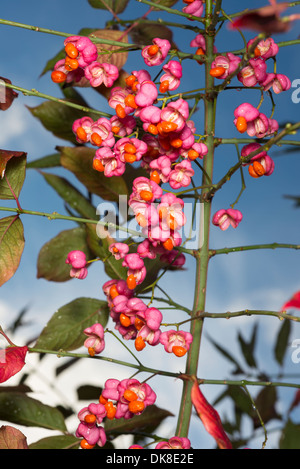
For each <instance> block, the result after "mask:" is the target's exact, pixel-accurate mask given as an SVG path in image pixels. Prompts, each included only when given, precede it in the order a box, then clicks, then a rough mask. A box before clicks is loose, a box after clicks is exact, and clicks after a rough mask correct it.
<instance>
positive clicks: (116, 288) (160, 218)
mask: <svg viewBox="0 0 300 469" xmlns="http://www.w3.org/2000/svg"><path fill="white" fill-rule="evenodd" d="M185 3H187V6H186V7H185V8H184V9H183V11H184V12H185V13H188V14H191V15H194V16H198V17H199V16H201V15H202V12H203V4H202V1H200V0H191V1H190V0H187V1H185ZM253 41H254V40H252V41H249V43H248V48H249V47H251V45H252V44H253ZM190 46H191V47H197V51H196V55H199V56H200V55H205V38H204V36H202V35H201V34H198V35H197V36H196V37H195V38H194V39H193V40H192V41H191V43H190ZM170 49H171V44H170V42H169V41H168V40H165V39H160V38H154V39H153V41H152V45H149V46H146V47H145V48H143V50H142V57H143V59H144V62H145V64H146V65H147V66H148V67H153V66H160V65H162V64H163V62H164V61H165V59H166V58H167V56H168V53H169V51H170ZM65 50H66V59H65V60H62V61H59V62H58V63H57V64H56V65H55V70H54V72H53V74H52V79H53V80H54V81H55V82H64V81H67V82H69V81H79V80H80V79H81V78H82V77H83V76H84V77H85V78H86V79H88V80H89V81H90V84H91V86H100V85H101V84H104V85H105V86H107V87H108V88H111V87H112V86H113V83H114V81H115V80H116V79H117V78H118V71H117V70H116V67H114V66H111V65H110V64H99V63H98V62H97V48H96V47H95V46H94V45H93V44H92V42H91V41H90V40H89V39H88V38H80V37H77V36H76V37H72V38H68V39H66V41H65ZM214 52H215V54H216V57H215V60H214V62H213V63H212V67H211V71H210V74H211V75H212V76H213V77H215V78H218V79H226V78H227V77H228V76H229V75H231V74H232V73H234V72H236V71H237V69H238V68H239V67H240V63H241V58H239V57H237V56H235V55H234V54H231V53H227V54H226V55H218V53H217V50H216V49H215V51H214ZM277 52H278V46H276V44H275V43H274V41H273V40H272V39H267V40H266V41H260V42H259V43H258V44H257V46H256V48H255V51H254V54H255V57H254V58H253V59H250V60H249V63H248V65H247V66H246V67H244V68H242V69H241V70H240V71H239V72H238V74H237V77H238V80H239V81H241V82H242V83H243V85H244V86H245V87H251V86H255V85H257V84H258V85H259V86H260V87H261V88H262V89H263V90H265V91H268V90H270V89H271V87H272V88H273V90H274V92H275V93H279V92H281V91H284V90H287V89H289V87H290V86H291V83H290V81H289V79H288V78H287V77H285V76H284V75H278V74H275V73H267V66H266V61H267V59H269V58H270V57H274V56H275V55H276V54H277ZM199 63H200V64H201V61H200V60H199ZM162 70H163V74H162V75H161V77H160V80H159V84H156V83H155V82H154V81H152V79H151V75H150V73H149V72H148V71H147V70H144V69H142V70H135V71H132V73H131V74H130V75H128V76H127V78H126V80H125V82H126V85H125V86H124V87H120V86H116V87H112V88H111V91H110V96H109V99H108V104H109V106H110V107H111V108H112V109H114V111H115V115H113V116H112V117H111V118H110V119H108V118H104V117H102V118H100V119H98V120H97V121H93V120H92V119H91V118H90V117H83V118H81V119H78V120H76V121H75V122H74V124H73V132H74V135H75V136H76V139H77V141H78V143H80V144H87V143H90V144H91V145H93V146H96V147H97V149H96V150H95V156H94V158H93V163H92V165H93V168H94V169H95V170H96V171H99V172H103V173H104V175H105V176H106V177H112V176H121V175H122V174H124V172H125V170H126V164H133V163H135V162H140V165H141V167H142V168H143V169H144V170H145V171H146V173H148V175H149V177H145V176H143V177H137V178H136V179H135V180H134V181H133V186H132V193H131V195H130V197H129V202H128V204H129V207H130V209H131V210H132V212H133V214H134V216H135V220H136V222H137V223H138V225H139V226H140V227H141V230H142V234H143V236H144V238H145V239H144V241H142V242H141V243H139V244H138V245H137V248H136V250H135V252H131V249H130V246H129V245H128V244H126V243H121V242H114V243H113V244H111V245H110V247H109V251H110V255H112V256H114V257H115V259H116V260H118V261H120V262H122V266H123V267H125V268H126V269H127V279H126V280H120V279H112V280H109V281H107V282H106V283H105V284H104V285H103V292H104V294H105V295H106V298H107V301H108V306H109V309H110V317H111V318H112V320H113V322H114V323H115V329H116V330H117V331H118V332H119V333H120V334H121V336H122V337H123V338H124V339H125V340H134V343H135V348H136V350H137V351H141V350H143V349H144V348H145V346H146V344H149V345H151V346H154V345H157V344H162V345H163V346H164V348H165V351H166V352H168V353H174V354H175V355H176V356H178V357H181V356H184V355H185V354H186V352H187V351H188V350H189V347H190V344H191V342H192V340H193V337H192V335H191V334H190V333H188V332H185V331H179V330H169V331H167V332H162V331H161V324H162V319H163V316H162V313H161V312H160V311H159V310H158V309H157V308H154V307H149V306H147V305H146V304H145V303H144V302H143V301H142V300H141V299H140V298H138V297H137V296H135V290H136V288H137V286H138V285H140V284H142V282H143V281H144V279H145V277H146V274H147V272H146V267H145V262H144V260H145V259H146V258H148V259H155V258H156V257H157V256H160V260H161V261H163V262H168V263H169V264H171V265H172V266H177V267H181V266H182V265H183V264H184V263H185V257H184V255H183V254H181V253H180V251H179V250H178V249H177V248H178V247H180V245H181V243H182V237H181V233H180V229H181V228H182V227H183V226H184V225H185V223H186V217H185V215H184V203H183V200H182V199H180V198H178V197H177V196H176V195H175V194H174V193H171V192H167V193H163V190H162V188H161V185H162V184H169V185H170V187H171V188H172V189H174V190H177V189H180V188H182V187H187V186H189V185H190V183H191V178H192V177H193V175H194V170H193V167H192V163H193V161H194V160H195V159H196V158H200V159H202V158H204V157H205V155H206V154H207V152H208V149H207V146H206V145H205V143H203V142H201V141H200V139H199V140H198V141H196V140H195V126H194V123H193V121H191V120H190V119H189V106H188V103H187V101H185V100H184V99H182V98H181V97H180V98H179V99H177V100H174V99H171V97H168V96H167V97H166V99H165V101H164V105H163V106H162V107H161V108H160V107H159V106H157V102H158V101H157V99H158V96H159V93H161V94H164V93H166V92H169V91H174V90H176V89H177V88H178V87H179V86H180V80H181V77H182V65H181V62H180V61H179V60H173V59H171V60H169V61H168V62H167V63H166V64H164V65H162ZM167 101H168V103H167V104H166V102H167ZM234 116H235V120H234V124H235V126H236V128H237V129H238V131H239V132H241V133H244V132H246V131H247V133H248V134H249V136H252V137H256V138H263V137H265V136H269V135H272V134H274V133H275V132H277V130H278V123H277V122H276V121H275V120H273V119H271V118H267V117H266V116H265V115H264V114H262V113H260V112H259V110H258V109H257V108H255V107H254V106H252V105H251V104H249V103H243V104H241V105H240V106H238V107H237V108H236V109H235V111H234ZM259 148H260V145H259V144H258V143H253V144H250V145H247V146H245V147H244V148H243V149H242V152H241V156H242V157H243V158H245V160H246V163H245V165H246V164H247V165H248V167H249V173H250V175H251V176H253V177H260V176H262V175H266V176H268V175H270V174H272V172H273V170H274V163H273V161H272V159H271V158H270V157H269V156H268V155H267V153H266V152H265V151H261V152H260V153H258V154H257V155H256V156H255V157H253V158H252V159H251V160H250V161H248V160H247V157H248V156H249V155H250V154H251V153H252V152H253V151H256V152H257V151H258V150H259ZM242 218H243V216H242V213H241V212H240V211H239V210H235V209H228V210H225V209H222V210H219V211H218V212H217V213H216V214H215V215H214V216H213V219H212V223H213V224H214V225H216V226H219V227H220V228H221V229H222V230H226V229H227V228H228V227H229V226H230V225H231V226H233V227H234V228H236V227H237V226H238V224H239V223H240V222H241V220H242ZM66 263H68V264H70V265H71V271H70V275H71V276H72V277H76V278H80V279H84V278H85V277H86V275H87V261H86V257H85V255H84V253H82V252H81V251H72V252H70V253H69V255H68V257H67V259H66ZM104 332H105V331H104V329H103V327H102V326H101V325H100V324H94V325H93V326H91V327H89V328H87V329H85V331H84V333H85V335H86V336H87V339H86V340H85V343H84V345H85V346H86V347H87V349H88V352H89V354H90V355H91V356H94V355H96V354H98V353H101V352H102V351H103V349H104V347H105V341H104ZM155 399H156V395H155V393H154V392H153V391H152V389H151V388H150V386H149V385H147V384H146V383H139V382H138V381H137V380H135V379H130V380H123V381H118V380H115V379H109V380H107V381H106V383H105V387H104V389H103V392H102V394H101V396H100V403H99V404H91V405H90V406H88V407H86V408H84V409H82V410H81V411H80V412H79V414H78V416H79V419H80V424H79V426H78V429H77V436H79V437H82V438H83V440H82V447H85V448H89V447H93V446H94V445H96V444H98V445H99V446H103V445H104V444H105V442H106V436H105V432H104V429H103V428H102V427H101V425H100V424H101V422H102V421H103V419H104V418H109V419H112V418H125V419H127V418H131V417H132V416H133V415H139V414H140V413H141V412H142V411H143V410H144V409H145V407H146V406H147V405H151V404H153V403H154V402H155ZM133 447H134V448H141V447H139V446H136V445H134V446H133ZM189 447H190V442H189V440H187V439H182V438H178V437H174V438H171V439H170V440H169V441H168V442H162V443H159V444H158V445H157V448H163V449H170V448H189Z"/></svg>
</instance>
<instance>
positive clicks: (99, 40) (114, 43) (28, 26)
mask: <svg viewBox="0 0 300 469" xmlns="http://www.w3.org/2000/svg"><path fill="white" fill-rule="evenodd" d="M0 24H3V25H6V26H14V27H16V28H22V29H27V30H29V31H35V32H38V33H46V34H53V35H55V36H61V37H70V36H76V34H74V33H66V32H61V31H56V30H54V29H47V28H40V27H39V26H33V25H31V24H24V23H18V22H16V21H10V20H5V19H2V18H0ZM89 38H90V39H91V41H92V42H94V43H95V44H108V45H110V46H120V47H134V48H136V47H137V46H136V44H128V43H125V42H120V41H113V40H111V39H103V38H98V37H95V36H93V34H90V36H89Z"/></svg>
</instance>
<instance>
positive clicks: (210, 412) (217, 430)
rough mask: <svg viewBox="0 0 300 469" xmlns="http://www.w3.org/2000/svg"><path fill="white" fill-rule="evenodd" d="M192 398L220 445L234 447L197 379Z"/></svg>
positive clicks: (200, 416) (225, 447) (227, 447)
mask: <svg viewBox="0 0 300 469" xmlns="http://www.w3.org/2000/svg"><path fill="white" fill-rule="evenodd" d="M191 399H192V403H193V405H194V407H195V409H196V412H197V414H198V416H199V418H200V419H201V421H202V423H203V425H204V427H205V429H206V431H207V432H208V433H209V434H210V435H211V436H212V437H213V438H214V439H215V440H216V443H217V445H218V447H219V448H220V449H232V444H231V442H230V440H229V438H228V436H227V435H226V433H225V431H224V428H223V425H222V422H221V419H220V416H219V414H218V412H217V411H216V410H215V409H214V408H213V407H212V406H211V405H210V404H209V403H208V402H207V400H206V399H205V397H204V395H203V394H202V392H201V391H200V388H199V386H198V383H197V381H195V382H194V384H193V387H192V391H191Z"/></svg>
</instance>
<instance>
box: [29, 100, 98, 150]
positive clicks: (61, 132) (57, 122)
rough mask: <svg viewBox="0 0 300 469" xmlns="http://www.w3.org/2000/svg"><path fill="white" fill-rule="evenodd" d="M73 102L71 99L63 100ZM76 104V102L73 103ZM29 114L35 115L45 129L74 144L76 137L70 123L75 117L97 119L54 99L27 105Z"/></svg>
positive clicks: (93, 115) (90, 114)
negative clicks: (34, 105) (30, 105)
mask: <svg viewBox="0 0 300 469" xmlns="http://www.w3.org/2000/svg"><path fill="white" fill-rule="evenodd" d="M65 101H69V102H73V103H74V101H73V100H65ZM74 104H78V103H76V102H75V103H74ZM28 109H29V111H30V112H31V114H32V115H33V116H34V117H36V118H37V119H38V120H39V121H40V122H41V124H42V125H43V126H44V127H45V129H47V130H49V132H52V133H53V135H55V137H58V138H61V139H62V140H68V141H69V142H72V143H74V144H76V143H77V142H76V137H75V135H74V133H73V131H72V125H73V123H74V121H75V120H76V119H80V118H82V117H84V116H90V117H91V118H92V119H97V116H96V115H95V114H93V113H87V112H83V111H81V110H80V109H76V108H74V107H70V106H68V105H66V104H64V103H58V102H56V101H44V102H43V103H42V104H39V105H38V106H36V107H28Z"/></svg>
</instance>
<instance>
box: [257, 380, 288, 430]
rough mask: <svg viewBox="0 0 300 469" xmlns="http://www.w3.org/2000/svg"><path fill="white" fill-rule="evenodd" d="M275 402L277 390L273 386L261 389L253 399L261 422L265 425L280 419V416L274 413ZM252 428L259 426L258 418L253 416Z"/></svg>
mask: <svg viewBox="0 0 300 469" xmlns="http://www.w3.org/2000/svg"><path fill="white" fill-rule="evenodd" d="M276 402H277V390H276V388H275V387H274V386H268V387H265V388H263V389H262V390H261V391H260V393H259V394H258V396H257V397H256V399H255V405H256V407H257V409H258V411H259V413H260V416H261V419H262V421H263V422H264V424H265V423H267V422H269V421H270V420H272V419H280V418H281V417H280V415H279V414H278V413H277V412H276V409H275V405H276ZM253 423H254V428H258V427H260V426H261V423H260V420H259V417H258V415H257V414H254V418H253Z"/></svg>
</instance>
